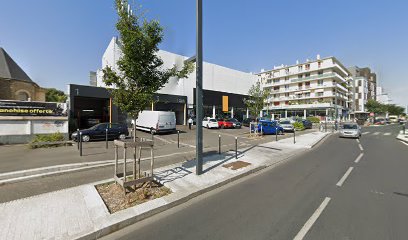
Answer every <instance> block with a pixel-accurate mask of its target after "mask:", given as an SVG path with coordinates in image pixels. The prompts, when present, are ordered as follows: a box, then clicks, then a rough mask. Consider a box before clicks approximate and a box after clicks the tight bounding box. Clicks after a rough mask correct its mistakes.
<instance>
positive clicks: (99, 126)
mask: <svg viewBox="0 0 408 240" xmlns="http://www.w3.org/2000/svg"><path fill="white" fill-rule="evenodd" d="M103 128H106V127H105V124H104V123H100V124H96V125H95V126H92V127H90V128H89V129H91V130H96V129H103Z"/></svg>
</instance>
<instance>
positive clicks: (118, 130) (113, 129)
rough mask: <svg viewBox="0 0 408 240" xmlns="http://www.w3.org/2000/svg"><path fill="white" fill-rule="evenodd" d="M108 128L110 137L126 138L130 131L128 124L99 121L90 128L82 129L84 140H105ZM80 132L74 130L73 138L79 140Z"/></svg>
mask: <svg viewBox="0 0 408 240" xmlns="http://www.w3.org/2000/svg"><path fill="white" fill-rule="evenodd" d="M106 130H107V131H108V139H121V140H124V139H125V138H126V136H127V135H129V131H128V128H127V126H126V125H123V124H119V123H99V124H96V125H95V126H93V127H90V128H88V129H83V130H80V132H81V133H82V141H83V142H89V141H90V140H104V139H105V138H106ZM78 135H79V133H78V132H77V131H75V132H73V133H72V135H71V139H72V140H74V141H78V139H79V136H78Z"/></svg>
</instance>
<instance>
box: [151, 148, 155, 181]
mask: <svg viewBox="0 0 408 240" xmlns="http://www.w3.org/2000/svg"><path fill="white" fill-rule="evenodd" d="M150 156H151V159H150V161H151V162H150V175H151V177H152V178H151V181H150V187H151V186H152V183H153V178H154V176H153V168H154V155H153V146H152V147H151V148H150Z"/></svg>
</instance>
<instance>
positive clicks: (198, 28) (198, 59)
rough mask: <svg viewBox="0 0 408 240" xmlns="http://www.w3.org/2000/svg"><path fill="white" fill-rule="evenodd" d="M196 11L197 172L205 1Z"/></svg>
mask: <svg viewBox="0 0 408 240" xmlns="http://www.w3.org/2000/svg"><path fill="white" fill-rule="evenodd" d="M196 4H197V6H196V7H197V13H196V17H197V20H196V24H197V26H196V41H197V42H196V44H197V46H196V119H197V128H196V131H197V132H196V159H197V166H196V174H197V175H200V174H201V173H202V172H203V126H202V125H203V123H202V121H201V120H202V119H203V32H202V31H203V29H202V28H203V21H202V20H203V15H202V14H203V1H202V0H197V1H196Z"/></svg>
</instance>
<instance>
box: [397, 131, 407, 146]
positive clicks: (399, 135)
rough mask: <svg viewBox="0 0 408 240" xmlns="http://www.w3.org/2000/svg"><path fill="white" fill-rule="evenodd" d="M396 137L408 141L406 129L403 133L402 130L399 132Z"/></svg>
mask: <svg viewBox="0 0 408 240" xmlns="http://www.w3.org/2000/svg"><path fill="white" fill-rule="evenodd" d="M397 139H398V140H400V141H403V142H406V143H408V130H406V131H405V135H404V133H403V132H402V131H400V132H399V134H398V136H397Z"/></svg>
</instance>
